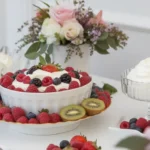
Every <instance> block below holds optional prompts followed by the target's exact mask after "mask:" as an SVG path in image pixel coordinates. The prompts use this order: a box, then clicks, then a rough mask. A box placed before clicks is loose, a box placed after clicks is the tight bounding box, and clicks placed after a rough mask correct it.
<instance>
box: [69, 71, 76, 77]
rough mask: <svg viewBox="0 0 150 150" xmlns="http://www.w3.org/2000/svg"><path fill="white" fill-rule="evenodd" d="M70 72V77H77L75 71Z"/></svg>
mask: <svg viewBox="0 0 150 150" xmlns="http://www.w3.org/2000/svg"><path fill="white" fill-rule="evenodd" d="M68 74H69V75H70V77H72V78H75V77H76V75H75V73H74V72H73V71H70V72H68Z"/></svg>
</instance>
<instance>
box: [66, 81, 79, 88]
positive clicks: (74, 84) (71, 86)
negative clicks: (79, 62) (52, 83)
mask: <svg viewBox="0 0 150 150" xmlns="http://www.w3.org/2000/svg"><path fill="white" fill-rule="evenodd" d="M78 87H80V85H79V83H78V82H77V81H71V82H70V84H69V89H76V88H78Z"/></svg>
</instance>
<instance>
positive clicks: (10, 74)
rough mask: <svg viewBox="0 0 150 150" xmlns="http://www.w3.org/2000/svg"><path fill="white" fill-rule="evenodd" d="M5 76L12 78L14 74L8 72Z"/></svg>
mask: <svg viewBox="0 0 150 150" xmlns="http://www.w3.org/2000/svg"><path fill="white" fill-rule="evenodd" d="M5 75H7V76H10V77H12V76H13V75H14V74H13V73H12V72H7V73H6V74H5Z"/></svg>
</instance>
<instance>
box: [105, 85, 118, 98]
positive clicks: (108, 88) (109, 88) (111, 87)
mask: <svg viewBox="0 0 150 150" xmlns="http://www.w3.org/2000/svg"><path fill="white" fill-rule="evenodd" d="M103 90H105V91H108V92H109V93H110V94H111V95H112V94H115V93H116V92H117V89H116V88H115V87H113V86H112V85H110V84H108V83H105V84H104V86H103Z"/></svg>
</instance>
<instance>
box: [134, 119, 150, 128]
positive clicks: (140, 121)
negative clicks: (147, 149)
mask: <svg viewBox="0 0 150 150" xmlns="http://www.w3.org/2000/svg"><path fill="white" fill-rule="evenodd" d="M136 126H137V127H139V128H142V129H145V128H146V127H147V126H148V122H147V120H146V119H145V118H139V119H138V120H137V122H136Z"/></svg>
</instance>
